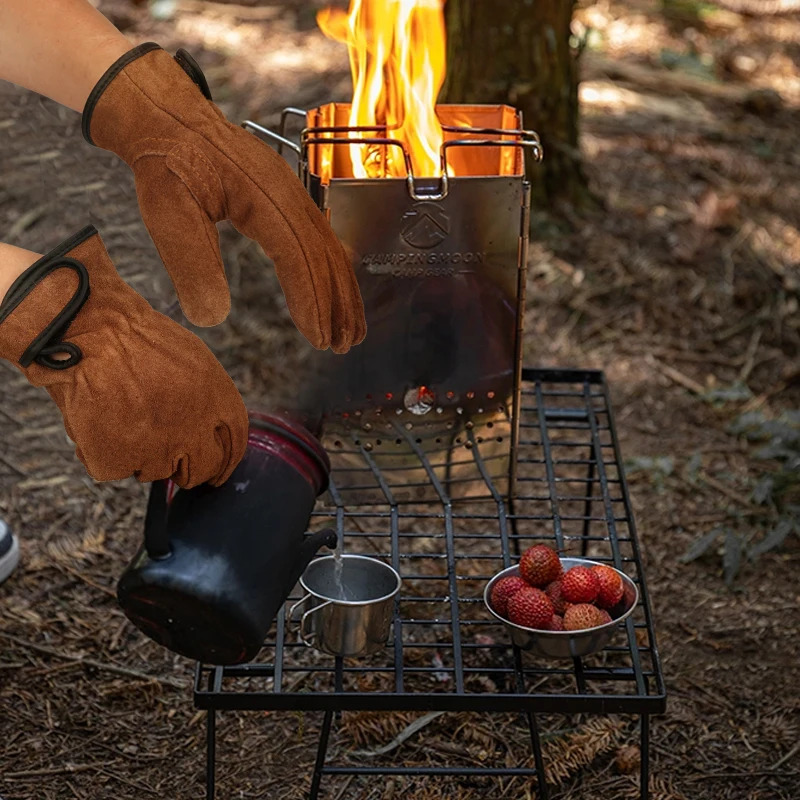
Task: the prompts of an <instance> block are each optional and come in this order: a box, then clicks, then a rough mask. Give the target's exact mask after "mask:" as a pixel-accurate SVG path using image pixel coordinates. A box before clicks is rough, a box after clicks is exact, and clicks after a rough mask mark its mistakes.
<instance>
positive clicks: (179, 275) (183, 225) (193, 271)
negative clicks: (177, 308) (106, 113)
mask: <svg viewBox="0 0 800 800" xmlns="http://www.w3.org/2000/svg"><path fill="white" fill-rule="evenodd" d="M179 166H180V164H179V162H177V160H175V159H171V160H170V162H169V165H168V163H167V160H166V159H165V158H164V157H163V156H162V157H159V156H156V157H151V158H142V159H140V160H139V161H137V162H136V167H135V172H136V193H137V196H138V199H139V207H140V209H141V212H142V219H143V220H144V224H145V225H146V226H147V230H148V231H149V232H150V236H151V237H152V239H153V242H154V244H155V246H156V249H157V250H158V254H159V256H160V257H161V260H162V261H163V262H164V266H165V267H166V268H167V272H168V273H169V276H170V278H171V279H172V283H173V285H174V287H175V291H176V292H177V294H178V300H179V301H180V304H181V308H182V309H183V312H184V314H186V317H187V319H188V320H189V321H190V322H192V323H193V324H194V325H200V326H204V327H207V326H211V325H218V324H219V323H220V322H222V321H223V320H224V319H225V318H226V317H227V316H228V313H229V311H230V307H231V298H230V291H229V289H228V280H227V277H226V276H225V266H224V264H223V263H222V256H221V255H220V251H219V233H218V232H217V228H216V225H215V224H214V222H213V221H212V220H211V219H210V218H209V215H208V213H207V210H206V209H207V205H208V202H209V198H207V197H199V198H198V195H200V192H199V191H198V189H197V187H196V185H195V184H196V181H195V182H193V184H192V186H193V188H194V189H195V191H194V192H193V191H192V190H191V189H190V188H189V186H188V185H187V183H186V181H185V180H184V179H183V178H182V177H181V176H180V175H179V174H178V173H177V172H176V171H175V170H176V168H177V167H179Z"/></svg>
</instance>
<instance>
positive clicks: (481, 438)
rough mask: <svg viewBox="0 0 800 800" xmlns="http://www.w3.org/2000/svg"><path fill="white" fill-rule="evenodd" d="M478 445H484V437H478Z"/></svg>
mask: <svg viewBox="0 0 800 800" xmlns="http://www.w3.org/2000/svg"><path fill="white" fill-rule="evenodd" d="M478 444H483V436H479V437H478Z"/></svg>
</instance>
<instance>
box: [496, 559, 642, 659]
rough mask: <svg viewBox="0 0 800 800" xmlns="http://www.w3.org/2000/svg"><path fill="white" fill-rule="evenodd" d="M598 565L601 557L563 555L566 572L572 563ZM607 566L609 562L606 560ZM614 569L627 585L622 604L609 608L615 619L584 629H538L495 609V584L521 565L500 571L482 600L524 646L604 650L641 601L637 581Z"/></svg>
mask: <svg viewBox="0 0 800 800" xmlns="http://www.w3.org/2000/svg"><path fill="white" fill-rule="evenodd" d="M599 565H600V562H599V561H590V560H589V559H587V558H562V559H561V566H562V567H563V568H564V572H567V571H568V570H570V569H572V567H577V566H584V567H596V566H599ZM605 566H609V565H608V564H606V565H605ZM611 569H614V567H611ZM614 571H615V572H616V573H617V574H618V575H619V576H620V577H621V578H622V581H623V583H624V585H625V589H626V591H625V594H624V595H623V597H622V600H621V601H620V602H619V604H618V605H617V606H616V607H614V608H612V609H610V610H609V614H611V616H612V617H613V618H614V619H612V621H611V622H607V623H606V624H605V625H600V626H599V627H597V628H589V629H588V630H585V631H537V630H534V629H533V628H524V627H523V626H522V625H515V624H514V623H513V622H509V621H508V620H507V619H504V618H503V617H501V616H500V615H499V614H498V613H496V612H495V611H494V609H493V608H492V606H491V604H490V603H489V598H490V597H491V595H492V588H493V587H494V585H495V584H496V583H497V581H499V580H501V579H502V578H507V577H509V576H510V575H519V566H518V565H517V566H513V567H509V568H508V569H504V570H503V571H502V572H498V573H497V575H495V576H494V577H493V578H492V579H491V580H490V581H489V583H487V584H486V589H485V590H484V592H483V602H484V603H485V604H486V608H487V609H489V613H490V614H491V615H492V616H493V617H496V618H497V619H499V620H500V622H502V623H503V624H504V625H505V626H506V628H508V630H509V633H510V634H511V641H512V642H514V644H515V645H517V647H519V648H520V649H521V650H528V651H530V652H531V653H536V655H539V656H545V657H546V658H582V657H583V656H589V655H591V654H592V653H597V652H599V651H600V650H602V649H603V648H604V647H605V646H606V645H607V644H608V643H609V642H610V641H611V639H612V637H613V636H614V633H615V632H616V631H617V629H618V628H619V626H620V623H621V622H624V620H626V619H627V618H628V617H629V616H630V615H631V612H632V611H633V609H634V608H636V606H637V604H638V603H639V589H638V587H637V586H636V584H635V583H634V582H633V581H632V580H631V579H630V578H629V577H628V576H627V575H626V574H625V573H624V572H620V571H619V570H618V569H614ZM631 591H632V594H631ZM631 597H633V602H631V600H630V598H631Z"/></svg>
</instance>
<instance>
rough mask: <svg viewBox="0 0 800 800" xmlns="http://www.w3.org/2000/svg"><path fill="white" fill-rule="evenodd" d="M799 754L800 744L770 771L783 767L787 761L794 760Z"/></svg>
mask: <svg viewBox="0 0 800 800" xmlns="http://www.w3.org/2000/svg"><path fill="white" fill-rule="evenodd" d="M798 753H800V742H798V743H797V744H796V745H795V746H794V747H793V748H792V749H791V750H790V751H789V752H788V753H787V754H786V755H785V756H781V757H780V758H779V759H778V760H777V761H776V762H775V763H774V764H773V765H772V766H771V767H770V769H771V770H773V769H778V767H782V766H783V765H784V764H785V763H786V762H787V761H789V760H791V759H792V758H794V757H795V756H796V755H797V754H798Z"/></svg>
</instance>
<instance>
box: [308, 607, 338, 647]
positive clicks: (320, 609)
mask: <svg viewBox="0 0 800 800" xmlns="http://www.w3.org/2000/svg"><path fill="white" fill-rule="evenodd" d="M308 597H311V595H308ZM305 599H306V598H305V597H304V598H303V600H301V601H300V602H301V603H302V602H304V601H305ZM332 604H333V600H328V601H326V602H324V603H322V604H321V605H318V606H316V607H315V608H310V609H309V610H308V611H306V613H305V614H303V618H302V619H301V620H300V638H301V639H302V640H303V644H304V645H306V647H312V646H313V645H312V643H311V642H310V641H309V640H308V637H309V636H310V635H311V634H310V633H308V632H306V620H307V619H308V618H309V617H310V616H311V615H312V614H316V612H317V611H322V609H323V608H325V607H326V606H329V605H332Z"/></svg>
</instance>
